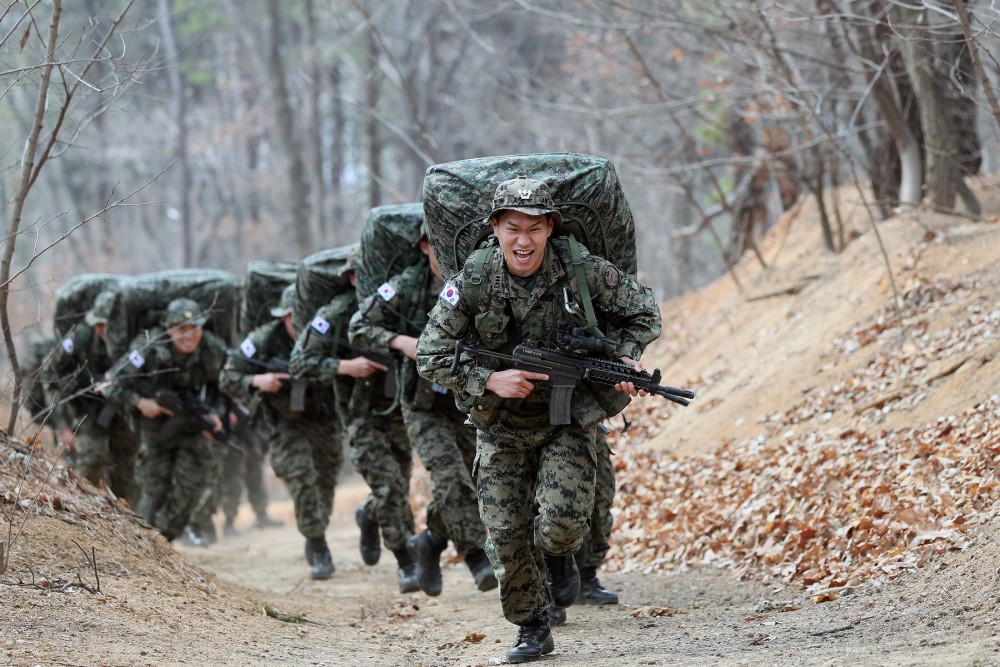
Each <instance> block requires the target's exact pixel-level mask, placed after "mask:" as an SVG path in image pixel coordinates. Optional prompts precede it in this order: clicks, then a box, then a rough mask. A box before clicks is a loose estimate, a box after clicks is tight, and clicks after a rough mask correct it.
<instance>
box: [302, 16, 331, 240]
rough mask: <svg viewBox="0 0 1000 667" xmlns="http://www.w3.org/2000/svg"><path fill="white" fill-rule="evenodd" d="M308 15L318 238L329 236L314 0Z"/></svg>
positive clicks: (311, 141)
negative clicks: (327, 231) (327, 230)
mask: <svg viewBox="0 0 1000 667" xmlns="http://www.w3.org/2000/svg"><path fill="white" fill-rule="evenodd" d="M305 14H306V45H307V47H308V49H309V57H308V59H307V60H308V67H309V80H310V81H311V82H312V85H310V86H309V147H310V161H311V162H312V172H313V178H312V182H313V188H315V200H314V202H313V203H314V206H313V219H314V221H315V224H314V225H313V230H314V231H315V232H316V234H317V235H318V238H321V239H322V238H324V237H325V236H326V181H325V179H324V169H323V116H322V111H321V109H320V91H321V90H322V86H321V83H322V81H323V79H322V77H321V75H320V52H319V41H318V40H317V39H316V25H317V20H316V11H315V7H314V2H313V0H305Z"/></svg>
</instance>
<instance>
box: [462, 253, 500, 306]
mask: <svg viewBox="0 0 1000 667" xmlns="http://www.w3.org/2000/svg"><path fill="white" fill-rule="evenodd" d="M493 248H494V245H493V244H492V243H490V244H489V245H486V246H483V247H482V248H479V249H478V250H476V252H475V254H474V255H473V266H472V275H471V276H469V280H468V282H467V283H466V285H467V286H468V290H466V291H465V296H466V298H467V299H468V300H469V303H470V304H471V305H472V312H474V313H478V312H479V296H480V294H481V293H482V289H483V270H484V269H485V268H486V261H487V260H488V259H489V258H490V255H491V254H492V253H493Z"/></svg>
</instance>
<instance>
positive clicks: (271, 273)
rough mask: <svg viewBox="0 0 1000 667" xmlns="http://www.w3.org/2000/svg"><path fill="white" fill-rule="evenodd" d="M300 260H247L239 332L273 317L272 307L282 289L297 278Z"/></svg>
mask: <svg viewBox="0 0 1000 667" xmlns="http://www.w3.org/2000/svg"><path fill="white" fill-rule="evenodd" d="M298 268H299V263H298V262H289V261H271V260H263V259H262V260H254V261H251V262H249V263H248V264H247V273H246V277H245V278H244V279H243V302H242V303H241V304H240V332H241V333H243V334H246V333H249V332H250V331H253V330H254V329H256V328H257V327H259V326H260V325H261V324H264V323H265V322H268V321H270V320H271V319H272V318H271V309H272V308H274V307H275V306H277V305H278V301H279V300H280V299H281V292H282V291H283V290H284V289H285V287H287V286H288V285H291V284H292V283H294V282H295V278H296V275H297V273H298Z"/></svg>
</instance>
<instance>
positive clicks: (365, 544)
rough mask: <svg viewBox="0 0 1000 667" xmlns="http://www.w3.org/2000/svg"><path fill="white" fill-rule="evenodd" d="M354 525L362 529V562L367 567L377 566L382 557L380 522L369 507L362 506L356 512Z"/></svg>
mask: <svg viewBox="0 0 1000 667" xmlns="http://www.w3.org/2000/svg"><path fill="white" fill-rule="evenodd" d="M354 523H356V524H358V528H360V529H361V560H363V561H364V563H365V565H375V564H376V563H378V559H379V558H380V557H381V556H382V545H381V543H380V541H379V534H378V521H377V520H376V519H375V517H374V516H372V515H371V513H369V512H368V505H367V504H364V505H360V506H358V509H356V510H354Z"/></svg>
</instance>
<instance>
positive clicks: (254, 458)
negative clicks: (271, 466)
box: [219, 443, 268, 520]
mask: <svg viewBox="0 0 1000 667" xmlns="http://www.w3.org/2000/svg"><path fill="white" fill-rule="evenodd" d="M243 448H244V450H245V453H243V454H240V453H239V452H237V451H234V450H230V451H229V452H227V453H226V456H225V460H224V461H223V463H222V477H221V478H220V480H219V505H220V506H221V507H222V513H223V514H224V515H225V517H226V519H227V520H231V519H233V518H234V517H235V516H236V515H237V513H239V509H240V500H241V499H242V497H243V487H244V486H245V487H246V490H247V501H248V502H249V503H250V507H252V508H253V511H254V514H256V515H257V516H258V517H260V516H264V515H265V514H267V501H268V497H267V487H266V486H264V457H265V456H267V453H266V452H264V451H261V447H260V446H258V445H255V444H251V443H243Z"/></svg>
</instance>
